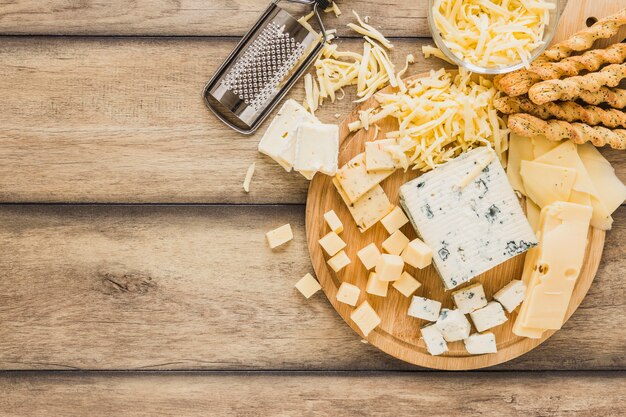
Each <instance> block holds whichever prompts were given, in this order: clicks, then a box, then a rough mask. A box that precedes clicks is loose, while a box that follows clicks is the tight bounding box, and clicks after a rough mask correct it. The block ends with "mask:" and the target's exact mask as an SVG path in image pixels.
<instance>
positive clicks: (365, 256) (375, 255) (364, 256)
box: [356, 243, 380, 271]
mask: <svg viewBox="0 0 626 417" xmlns="http://www.w3.org/2000/svg"><path fill="white" fill-rule="evenodd" d="M356 256H358V257H359V259H360V260H361V262H362V263H363V266H365V269H367V270H368V271H369V270H370V269H372V268H374V267H375V266H376V263H378V259H380V251H379V250H378V248H377V247H376V244H375V243H370V244H369V245H367V246H366V247H364V248H363V249H361V250H360V251H358V252H357V253H356Z"/></svg>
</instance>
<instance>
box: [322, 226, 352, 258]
mask: <svg viewBox="0 0 626 417" xmlns="http://www.w3.org/2000/svg"><path fill="white" fill-rule="evenodd" d="M318 242H319V244H320V246H322V248H324V250H325V251H326V253H327V254H328V255H330V256H334V255H335V254H336V253H337V252H339V251H340V250H342V249H343V248H345V247H346V242H344V241H343V240H342V239H341V238H340V237H339V235H337V233H335V232H330V233H328V234H327V235H326V236H324V237H323V238H321V239H320V240H319V241H318Z"/></svg>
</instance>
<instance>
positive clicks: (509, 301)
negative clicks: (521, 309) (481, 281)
mask: <svg viewBox="0 0 626 417" xmlns="http://www.w3.org/2000/svg"><path fill="white" fill-rule="evenodd" d="M525 294H526V285H524V283H523V282H522V281H521V280H519V279H514V280H512V281H511V282H509V283H508V284H506V285H505V286H504V287H502V289H501V290H500V291H498V292H497V293H495V294H494V295H493V298H494V299H495V300H496V301H498V302H499V303H500V304H502V307H504V308H505V309H506V311H508V312H509V313H512V312H513V310H515V309H516V308H517V306H519V305H520V304H521V303H522V301H524V295H525Z"/></svg>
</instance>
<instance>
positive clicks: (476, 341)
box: [463, 333, 498, 355]
mask: <svg viewBox="0 0 626 417" xmlns="http://www.w3.org/2000/svg"><path fill="white" fill-rule="evenodd" d="M463 343H465V349H466V350H467V352H468V353H470V354H472V355H482V354H484V353H496V352H497V351H498V347H497V345H496V336H495V335H494V334H493V333H482V334H479V333H474V334H473V335H471V336H470V337H468V338H467V339H465V340H464V341H463Z"/></svg>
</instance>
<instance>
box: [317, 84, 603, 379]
mask: <svg viewBox="0 0 626 417" xmlns="http://www.w3.org/2000/svg"><path fill="white" fill-rule="evenodd" d="M420 76H424V75H423V74H422V75H417V76H416V77H420ZM376 106H378V103H377V102H376V100H375V99H373V98H372V99H370V100H368V101H366V102H364V103H362V104H361V105H360V106H358V107H357V108H356V109H355V110H354V111H353V112H352V114H350V116H348V118H346V120H344V121H343V123H342V124H341V126H340V133H339V134H340V150H339V166H342V165H343V164H345V163H346V162H348V161H349V160H350V159H351V158H353V157H354V156H355V155H357V154H359V153H361V152H363V151H364V149H365V145H364V144H365V142H366V141H368V140H374V139H380V138H382V137H384V135H385V133H386V132H388V131H392V130H395V129H397V124H396V123H395V121H393V120H392V119H391V118H387V119H385V120H383V121H382V122H380V123H378V125H379V127H380V132H379V135H378V137H377V138H374V137H373V135H374V134H375V129H374V128H370V129H369V130H368V131H365V130H360V131H358V132H355V133H350V131H349V129H348V124H349V123H350V122H352V121H355V120H357V119H358V111H359V110H364V109H367V108H370V107H376ZM418 175H419V173H418V172H415V171H411V170H409V171H408V172H406V173H405V172H403V171H402V170H398V171H396V172H395V173H394V174H393V175H392V176H391V177H389V178H387V179H386V180H385V181H383V182H382V184H381V185H382V187H383V189H384V190H385V192H386V193H387V196H388V197H389V199H390V200H391V202H392V203H394V204H396V205H397V204H398V198H399V195H398V192H399V189H400V186H401V185H402V184H404V183H405V182H407V181H409V180H412V179H413V178H416V177H417V176H418ZM329 210H334V211H335V213H337V215H338V216H339V218H340V219H341V221H342V223H343V225H344V231H343V232H342V233H341V238H342V239H343V240H344V241H345V242H346V243H347V244H348V246H347V248H346V253H347V254H348V256H349V257H350V260H351V261H352V262H351V263H350V265H348V266H347V267H346V268H344V269H343V270H342V271H340V272H339V273H335V272H334V271H333V270H332V269H331V268H330V267H329V266H328V264H327V263H326V261H327V260H328V256H326V254H325V253H324V251H323V250H322V248H321V247H320V245H319V243H318V240H319V239H320V238H321V237H322V236H324V235H326V234H327V233H328V232H329V229H328V226H327V225H326V223H325V222H324V218H323V215H324V213H326V212H327V211H329ZM401 230H402V232H403V233H404V234H405V235H406V236H407V237H408V238H409V239H414V238H415V237H416V233H415V231H414V230H413V228H412V227H411V225H410V224H407V225H405V226H404V227H402V229H401ZM306 232H307V242H308V246H309V253H310V255H311V260H312V263H313V268H314V269H315V273H316V274H317V278H318V280H319V282H320V284H321V286H322V288H323V290H324V292H325V293H326V296H327V297H328V300H329V301H330V303H331V304H332V305H333V307H334V308H335V310H337V312H338V313H339V315H341V317H343V319H344V320H345V321H346V322H347V323H348V324H349V325H350V327H352V329H354V331H356V332H357V333H359V334H360V335H361V336H363V335H362V334H361V332H360V331H359V329H358V327H357V326H356V325H355V324H354V322H353V321H352V320H351V319H350V313H351V312H352V310H353V308H352V307H350V306H348V305H347V304H343V303H340V302H338V301H337V299H336V295H337V289H338V288H339V285H341V283H342V282H344V281H346V282H349V283H351V284H354V285H356V286H358V287H359V288H360V289H361V295H360V297H359V303H361V302H362V301H363V300H367V301H368V302H369V303H370V304H371V305H372V307H373V308H374V309H375V310H376V311H377V313H378V315H379V316H380V318H381V319H382V323H381V324H380V325H379V326H378V327H377V328H376V329H375V330H373V331H372V332H371V333H370V334H369V335H368V337H367V338H366V339H367V341H368V342H369V343H370V344H372V345H374V346H376V347H378V348H379V349H381V350H382V351H384V352H386V353H388V354H390V355H391V356H394V357H396V358H398V359H401V360H403V361H406V362H409V363H412V364H415V365H419V366H424V367H427V368H434V369H443V370H467V369H478V368H484V367H487V366H492V365H496V364H499V363H502V362H506V361H508V360H511V359H513V358H516V357H518V356H520V355H522V354H524V353H526V352H528V351H530V350H532V349H534V348H535V347H537V346H538V345H540V344H541V343H542V342H543V341H545V340H546V339H548V338H549V337H550V336H552V335H553V334H554V333H555V331H549V332H546V333H545V334H544V337H542V338H541V339H528V338H523V337H519V336H516V335H515V334H513V332H512V331H511V329H512V327H513V323H514V322H515V319H516V317H517V310H519V308H518V309H517V310H516V311H515V312H513V314H510V315H509V320H508V321H507V322H506V323H505V324H503V325H501V326H498V327H496V328H494V329H491V331H493V332H494V333H495V335H496V340H497V344H498V352H497V353H494V354H486V355H469V354H468V353H467V351H466V350H465V347H464V345H463V342H462V341H461V342H454V343H448V347H449V349H450V350H449V352H447V353H446V354H444V355H442V356H432V355H430V354H429V353H428V352H427V351H426V347H425V345H424V341H423V340H421V339H420V328H421V327H422V326H423V325H425V324H426V322H425V321H424V320H420V319H416V318H413V317H410V316H408V315H407V311H408V308H409V304H410V297H404V296H403V295H402V294H400V293H399V292H398V291H397V290H396V289H395V288H393V287H392V286H391V285H390V286H389V292H388V294H387V297H378V296H374V295H370V294H367V293H366V292H365V286H366V283H367V278H368V274H369V273H368V271H367V270H366V269H365V267H364V266H363V264H362V263H361V261H360V260H359V259H358V257H357V255H356V253H357V251H359V250H360V249H362V248H363V247H365V246H366V245H368V244H370V243H372V242H374V243H376V245H377V246H378V247H379V248H381V244H382V242H383V240H385V239H386V238H387V237H388V236H389V235H388V233H387V231H386V230H385V229H384V227H383V226H382V225H381V224H380V223H378V224H376V225H374V226H373V227H371V228H370V229H369V230H367V231H366V232H365V233H361V232H359V230H358V229H357V227H356V224H355V222H354V220H353V219H352V216H351V215H350V212H349V211H348V209H347V207H346V205H345V204H344V202H343V201H342V199H341V197H340V196H339V194H338V193H337V191H336V189H335V187H334V185H333V184H332V178H331V177H329V176H326V175H316V176H315V177H314V179H313V180H312V181H311V184H310V187H309V193H308V197H307V205H306ZM459 232H460V233H462V232H463V231H459ZM604 236H605V232H604V231H602V230H598V229H594V228H591V229H590V233H589V244H588V246H587V253H586V255H585V262H584V266H583V268H582V271H581V274H580V277H579V278H578V282H577V283H576V287H575V289H574V294H573V296H572V301H571V303H570V306H569V310H568V312H567V319H569V317H570V316H571V315H572V314H573V313H574V311H576V309H577V308H578V306H579V305H580V303H581V302H582V300H583V298H584V297H585V295H586V294H587V291H588V290H589V287H590V286H591V282H592V281H593V278H594V276H595V274H596V271H597V269H598V266H599V264H600V258H601V256H602V250H603V248H604ZM524 258H525V255H519V256H517V257H516V258H514V259H512V260H510V261H508V262H506V263H504V264H501V265H499V266H497V267H496V268H494V269H492V270H490V271H488V272H486V273H484V274H482V275H480V276H478V277H476V278H474V279H473V280H472V281H471V282H472V283H475V282H480V283H482V284H483V287H484V288H485V293H486V295H487V298H488V299H489V300H491V299H492V296H493V294H494V293H495V292H496V291H498V290H499V289H500V288H502V287H503V286H504V285H505V284H507V283H508V282H509V281H510V280H512V279H520V277H521V275H522V269H523V265H524ZM406 268H407V269H406V270H407V271H408V272H409V273H410V274H411V275H413V276H414V277H415V278H417V280H418V281H419V282H421V283H422V286H421V287H420V288H419V289H418V290H417V291H416V293H415V295H420V296H424V297H427V298H431V299H434V300H438V301H441V303H442V305H443V307H444V308H453V302H452V298H451V295H450V294H451V292H450V291H445V290H444V287H443V284H442V282H441V279H440V278H439V276H438V274H437V272H436V271H435V269H434V267H433V266H429V267H427V268H425V269H422V270H420V269H415V268H412V267H410V266H408V265H407V266H406ZM459 288H462V286H461V287H459ZM357 305H358V304H357Z"/></svg>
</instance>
